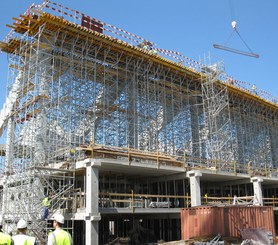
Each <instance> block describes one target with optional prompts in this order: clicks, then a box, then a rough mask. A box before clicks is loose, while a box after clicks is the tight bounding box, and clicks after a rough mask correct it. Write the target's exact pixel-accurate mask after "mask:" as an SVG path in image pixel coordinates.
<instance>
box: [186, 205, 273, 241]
mask: <svg viewBox="0 0 278 245" xmlns="http://www.w3.org/2000/svg"><path fill="white" fill-rule="evenodd" d="M245 228H262V229H264V230H265V231H267V232H271V233H272V234H273V237H275V224H274V213H273V208H272V207H258V206H256V207H254V206H226V207H194V208H185V209H182V210H181V230H182V234H181V235H182V239H183V240H186V239H190V238H194V237H199V236H215V235H217V234H220V235H221V236H225V237H240V230H241V229H245Z"/></svg>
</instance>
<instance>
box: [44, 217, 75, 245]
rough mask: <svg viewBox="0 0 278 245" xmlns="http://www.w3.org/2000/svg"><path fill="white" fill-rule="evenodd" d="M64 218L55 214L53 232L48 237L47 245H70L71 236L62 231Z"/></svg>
mask: <svg viewBox="0 0 278 245" xmlns="http://www.w3.org/2000/svg"><path fill="white" fill-rule="evenodd" d="M64 223H65V218H64V216H63V215H62V214H55V216H54V220H53V228H54V229H55V231H53V232H51V233H50V234H49V235H48V239H47V245H72V239H71V235H70V234H69V233H68V232H67V231H65V230H63V229H62V227H63V225H64Z"/></svg>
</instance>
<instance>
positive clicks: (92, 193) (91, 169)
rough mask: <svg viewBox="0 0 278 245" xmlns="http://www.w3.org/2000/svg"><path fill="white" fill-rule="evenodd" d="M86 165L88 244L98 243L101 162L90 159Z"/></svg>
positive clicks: (94, 244) (96, 244)
mask: <svg viewBox="0 0 278 245" xmlns="http://www.w3.org/2000/svg"><path fill="white" fill-rule="evenodd" d="M85 164H86V165H85V166H86V215H85V223H86V245H98V243H99V242H98V240H99V239H98V225H99V221H100V219H101V217H100V214H99V211H98V196H99V188H98V187H99V169H98V167H99V166H100V162H97V161H95V160H93V159H88V161H86V162H85Z"/></svg>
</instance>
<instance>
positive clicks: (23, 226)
mask: <svg viewBox="0 0 278 245" xmlns="http://www.w3.org/2000/svg"><path fill="white" fill-rule="evenodd" d="M16 228H17V233H18V234H17V235H15V236H13V237H12V240H13V244H14V245H37V242H36V238H35V237H32V236H28V235H26V233H27V222H26V221H25V220H24V219H21V220H19V221H18V223H17V225H16Z"/></svg>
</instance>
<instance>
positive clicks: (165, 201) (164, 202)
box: [72, 190, 278, 212]
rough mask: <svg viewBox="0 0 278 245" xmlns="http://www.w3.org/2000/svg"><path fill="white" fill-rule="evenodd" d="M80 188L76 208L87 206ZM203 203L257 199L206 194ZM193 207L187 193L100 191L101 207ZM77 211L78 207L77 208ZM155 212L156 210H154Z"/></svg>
mask: <svg viewBox="0 0 278 245" xmlns="http://www.w3.org/2000/svg"><path fill="white" fill-rule="evenodd" d="M81 193H82V192H81V190H80V193H78V194H77V195H76V196H75V197H73V199H74V198H76V199H75V200H73V201H72V203H73V204H74V207H75V208H81V209H82V208H85V195H84V193H82V194H81ZM201 205H208V206H209V205H211V206H225V205H244V206H256V205H258V203H257V200H256V198H255V197H254V196H241V197H236V196H230V195H228V196H222V197H215V196H209V195H208V194H205V195H204V196H203V197H202V198H201ZM263 205H264V206H272V207H274V208H276V207H278V197H274V196H272V197H271V198H263ZM189 207H191V197H190V195H189V194H188V193H186V195H184V196H183V195H152V194H136V193H134V192H133V191H132V192H131V193H110V192H109V193H100V194H99V208H123V209H130V210H131V212H134V211H135V209H138V208H139V209H141V208H149V209H155V208H168V209H170V208H189ZM75 211H76V209H75ZM154 212H155V211H154Z"/></svg>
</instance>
